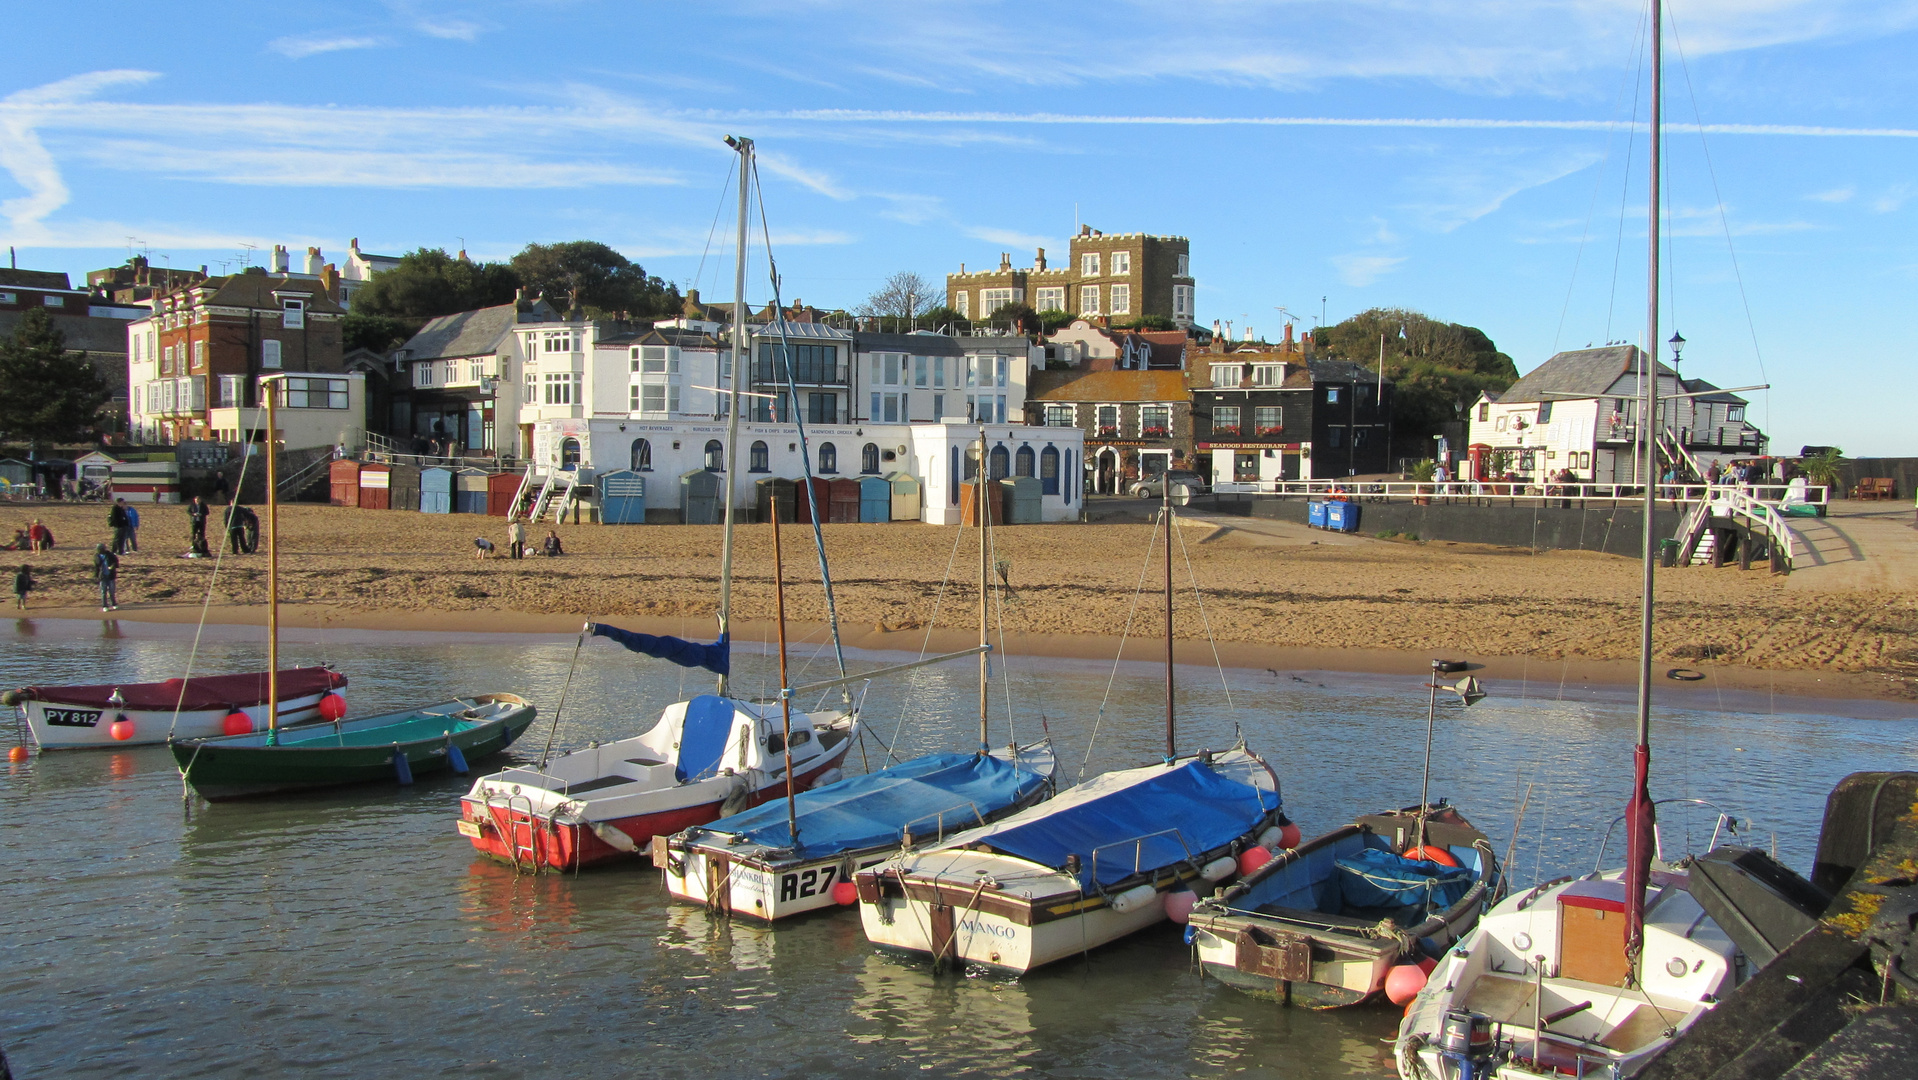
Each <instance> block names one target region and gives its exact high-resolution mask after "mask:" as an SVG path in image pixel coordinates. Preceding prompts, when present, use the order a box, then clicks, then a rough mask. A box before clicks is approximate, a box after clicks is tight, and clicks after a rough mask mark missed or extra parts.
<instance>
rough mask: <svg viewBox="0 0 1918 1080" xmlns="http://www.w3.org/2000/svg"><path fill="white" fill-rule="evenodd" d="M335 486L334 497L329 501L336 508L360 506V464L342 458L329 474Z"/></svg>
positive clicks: (334, 464) (335, 463)
mask: <svg viewBox="0 0 1918 1080" xmlns="http://www.w3.org/2000/svg"><path fill="white" fill-rule="evenodd" d="M328 476H329V479H331V481H332V484H333V497H332V498H331V499H330V500H328V501H330V502H331V503H332V504H333V505H334V506H358V505H360V463H359V462H357V461H354V460H353V459H352V458H341V459H340V460H338V461H335V462H334V463H333V465H332V471H331V472H330V473H329V474H328Z"/></svg>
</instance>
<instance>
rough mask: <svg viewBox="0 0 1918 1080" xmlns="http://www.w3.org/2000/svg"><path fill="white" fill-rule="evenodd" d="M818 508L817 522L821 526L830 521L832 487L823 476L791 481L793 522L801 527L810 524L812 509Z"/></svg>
mask: <svg viewBox="0 0 1918 1080" xmlns="http://www.w3.org/2000/svg"><path fill="white" fill-rule="evenodd" d="M815 504H817V505H818V507H819V520H820V522H821V523H822V524H823V523H825V522H828V521H831V520H832V485H831V482H830V481H828V480H827V479H826V478H825V477H823V476H815V477H813V478H812V479H811V480H795V481H793V520H794V521H797V522H799V523H800V524H801V525H810V524H812V508H813V506H814V505H815Z"/></svg>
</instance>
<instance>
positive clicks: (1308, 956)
mask: <svg viewBox="0 0 1918 1080" xmlns="http://www.w3.org/2000/svg"><path fill="white" fill-rule="evenodd" d="M1496 866H1497V860H1496V858H1495V857H1494V855H1493V852H1492V845H1491V841H1490V840H1489V839H1487V838H1486V836H1485V834H1484V833H1481V832H1479V831H1478V830H1477V829H1475V828H1473V827H1472V825H1471V823H1470V822H1468V821H1466V820H1465V819H1464V818H1463V817H1461V816H1460V815H1459V813H1458V811H1456V810H1454V809H1453V808H1452V807H1450V806H1446V805H1444V804H1442V803H1441V804H1439V805H1436V806H1427V807H1423V808H1421V807H1416V806H1414V807H1408V808H1406V809H1404V810H1393V811H1388V812H1385V813H1378V814H1365V815H1361V816H1360V817H1358V818H1357V819H1355V820H1354V821H1353V822H1352V823H1351V824H1349V825H1344V826H1341V827H1340V828H1337V829H1334V830H1333V831H1331V832H1329V833H1326V834H1325V835H1323V836H1318V837H1314V838H1313V839H1311V840H1308V841H1306V842H1305V843H1303V844H1300V845H1299V846H1298V847H1295V848H1290V849H1287V850H1282V851H1280V852H1279V853H1278V854H1276V855H1275V856H1273V858H1272V860H1271V861H1270V862H1268V863H1266V864H1265V865H1264V866H1261V867H1259V868H1257V869H1255V870H1254V871H1253V872H1252V873H1250V874H1247V875H1246V876H1244V877H1242V878H1240V879H1239V880H1238V881H1237V882H1235V883H1233V884H1232V885H1231V886H1230V887H1229V888H1227V889H1225V890H1224V891H1223V892H1221V893H1220V894H1219V895H1217V896H1216V897H1212V898H1208V899H1204V900H1201V901H1199V903H1198V906H1196V907H1195V908H1193V910H1192V914H1191V915H1190V917H1189V928H1188V929H1187V931H1186V939H1187V940H1188V941H1189V942H1190V943H1191V945H1192V947H1193V950H1194V951H1195V952H1196V953H1197V954H1198V958H1199V962H1200V963H1201V964H1202V965H1203V966H1204V969H1205V972H1206V974H1208V975H1210V976H1212V977H1213V978H1216V979H1218V980H1220V981H1221V982H1224V983H1226V984H1227V985H1229V986H1234V987H1237V988H1239V989H1241V990H1244V991H1247V992H1248V993H1252V994H1256V995H1259V996H1269V997H1274V998H1277V999H1279V1000H1281V1001H1283V1002H1285V1003H1287V1004H1293V1003H1298V1004H1305V1005H1311V1006H1314V1007H1318V1008H1329V1007H1335V1006H1341V1005H1357V1004H1359V1003H1361V1002H1365V1001H1371V1000H1374V999H1376V998H1377V997H1378V996H1379V995H1381V994H1384V993H1385V991H1386V982H1387V979H1388V978H1389V977H1390V975H1391V973H1392V971H1393V970H1394V969H1395V968H1396V967H1398V966H1400V965H1402V964H1411V965H1416V964H1417V963H1419V961H1420V960H1421V959H1424V958H1428V957H1437V956H1441V955H1443V954H1444V952H1445V950H1446V949H1447V948H1448V947H1450V946H1451V945H1452V944H1453V943H1454V942H1455V941H1457V940H1458V938H1459V937H1460V935H1462V934H1464V933H1465V932H1467V931H1469V930H1470V929H1471V928H1472V927H1473V926H1475V925H1476V924H1477V922H1478V917H1479V913H1480V911H1481V910H1482V909H1483V908H1484V906H1485V904H1486V899H1487V897H1488V896H1489V895H1490V893H1491V890H1492V889H1493V888H1494V887H1495V886H1494V881H1495V880H1496V869H1495V868H1496ZM1413 970H1417V969H1416V967H1414V969H1413Z"/></svg>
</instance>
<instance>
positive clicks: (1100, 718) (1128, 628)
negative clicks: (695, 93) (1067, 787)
mask: <svg viewBox="0 0 1918 1080" xmlns="http://www.w3.org/2000/svg"><path fill="white" fill-rule="evenodd" d="M1158 546H1159V530H1157V529H1153V530H1152V532H1151V535H1150V537H1149V538H1148V539H1147V540H1146V544H1145V562H1144V563H1142V564H1141V565H1140V566H1139V584H1138V586H1137V587H1135V588H1134V589H1133V590H1132V606H1131V608H1129V609H1128V610H1127V611H1126V616H1125V629H1124V630H1123V631H1121V632H1120V634H1119V652H1118V655H1116V656H1114V657H1113V658H1112V674H1111V675H1110V676H1108V677H1107V678H1106V692H1105V696H1104V697H1101V698H1100V699H1099V712H1098V714H1097V715H1096V716H1095V717H1094V718H1093V721H1092V734H1091V736H1089V737H1088V738H1087V739H1086V756H1085V760H1083V761H1081V762H1079V780H1078V782H1079V783H1084V782H1085V778H1086V766H1088V765H1089V764H1091V762H1092V747H1093V744H1095V743H1097V742H1098V741H1099V725H1101V724H1103V723H1105V718H1106V703H1107V702H1108V701H1111V700H1112V685H1113V683H1115V682H1117V681H1118V679H1119V665H1120V664H1121V663H1122V662H1124V660H1125V643H1126V639H1128V638H1130V637H1131V636H1132V620H1133V619H1134V618H1135V617H1137V615H1138V611H1139V597H1141V596H1143V595H1144V594H1145V578H1146V575H1147V574H1149V573H1151V572H1152V552H1153V550H1154V549H1156V548H1157V547H1158Z"/></svg>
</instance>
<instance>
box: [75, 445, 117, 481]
mask: <svg viewBox="0 0 1918 1080" xmlns="http://www.w3.org/2000/svg"><path fill="white" fill-rule="evenodd" d="M119 463H120V459H119V458H117V457H114V456H113V455H112V454H108V453H104V452H102V451H99V450H95V451H93V452H91V453H86V454H81V455H80V456H79V457H77V458H75V459H74V461H73V467H74V469H75V470H76V471H77V472H78V473H79V477H80V483H81V485H82V486H91V487H102V486H104V485H106V484H108V483H110V482H111V481H112V480H113V467H114V466H115V465H118V464H119Z"/></svg>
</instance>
